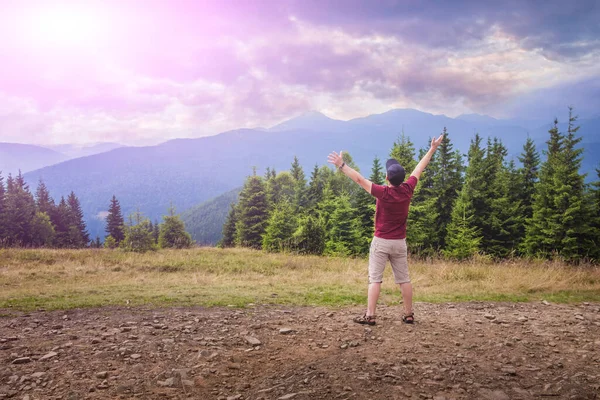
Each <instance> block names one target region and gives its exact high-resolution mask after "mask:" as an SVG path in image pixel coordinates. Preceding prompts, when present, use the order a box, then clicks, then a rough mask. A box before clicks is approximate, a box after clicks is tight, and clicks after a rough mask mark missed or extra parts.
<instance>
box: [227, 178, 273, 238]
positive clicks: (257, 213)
mask: <svg viewBox="0 0 600 400" xmlns="http://www.w3.org/2000/svg"><path fill="white" fill-rule="evenodd" d="M238 204H239V205H238V210H237V211H238V213H237V214H238V220H237V224H236V240H235V242H236V244H237V245H240V246H244V247H252V248H256V249H260V248H261V245H262V235H263V234H264V232H265V228H266V225H267V219H268V217H269V214H268V202H267V194H266V188H265V184H264V182H263V180H262V178H260V177H258V176H256V173H254V174H253V175H252V176H250V177H249V178H248V179H247V180H246V183H245V184H244V187H243V189H242V191H241V192H240V196H239V203H238Z"/></svg>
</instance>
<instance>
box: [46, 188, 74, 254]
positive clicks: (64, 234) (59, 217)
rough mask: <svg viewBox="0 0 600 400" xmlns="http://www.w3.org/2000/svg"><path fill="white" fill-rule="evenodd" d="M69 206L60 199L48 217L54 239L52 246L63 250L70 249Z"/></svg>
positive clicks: (63, 199)
mask: <svg viewBox="0 0 600 400" xmlns="http://www.w3.org/2000/svg"><path fill="white" fill-rule="evenodd" d="M69 219H70V217H69V206H68V205H67V202H66V201H65V198H64V197H61V199H60V202H59V203H58V206H56V208H55V209H54V211H53V212H52V215H50V220H51V221H52V225H54V231H55V238H54V246H55V247H60V248H65V247H71V245H70V242H69Z"/></svg>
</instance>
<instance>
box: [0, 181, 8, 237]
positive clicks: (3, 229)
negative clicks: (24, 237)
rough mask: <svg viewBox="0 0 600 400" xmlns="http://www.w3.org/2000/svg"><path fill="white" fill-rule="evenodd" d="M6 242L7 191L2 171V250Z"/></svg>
mask: <svg viewBox="0 0 600 400" xmlns="http://www.w3.org/2000/svg"><path fill="white" fill-rule="evenodd" d="M6 242H7V232H6V189H5V188H4V178H3V177H2V171H0V248H1V247H3V246H5V245H6Z"/></svg>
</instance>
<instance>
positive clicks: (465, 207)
mask: <svg viewBox="0 0 600 400" xmlns="http://www.w3.org/2000/svg"><path fill="white" fill-rule="evenodd" d="M469 184H470V182H469V180H468V178H467V180H466V182H465V184H464V185H463V187H462V189H461V191H460V194H459V196H458V198H457V199H456V202H455V203H454V207H453V208H452V220H451V221H450V224H448V235H447V237H446V247H445V248H444V250H443V254H444V256H446V257H449V258H454V259H458V260H463V259H466V258H471V257H473V256H474V255H475V254H477V252H478V251H479V243H480V242H481V235H480V234H479V230H478V229H477V228H476V227H475V226H474V224H473V217H474V215H475V210H474V208H473V204H472V202H471V198H470V195H469Z"/></svg>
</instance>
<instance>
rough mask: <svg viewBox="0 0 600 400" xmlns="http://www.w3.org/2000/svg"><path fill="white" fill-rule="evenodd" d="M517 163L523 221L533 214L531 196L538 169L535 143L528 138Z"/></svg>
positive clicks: (538, 159) (538, 158) (538, 160)
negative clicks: (520, 165)
mask: <svg viewBox="0 0 600 400" xmlns="http://www.w3.org/2000/svg"><path fill="white" fill-rule="evenodd" d="M519 161H520V162H521V164H522V167H521V168H520V169H519V174H520V181H521V182H520V184H521V190H520V191H519V192H520V193H519V194H520V196H519V198H520V201H521V206H522V207H523V216H524V218H525V219H528V218H531V216H532V214H533V210H532V207H533V195H534V193H535V184H536V183H537V181H538V171H539V167H540V155H539V154H538V152H537V150H536V149H535V143H534V142H533V140H532V139H531V138H529V137H528V138H527V141H526V142H525V145H524V146H523V153H521V156H520V157H519ZM523 233H524V232H523Z"/></svg>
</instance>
